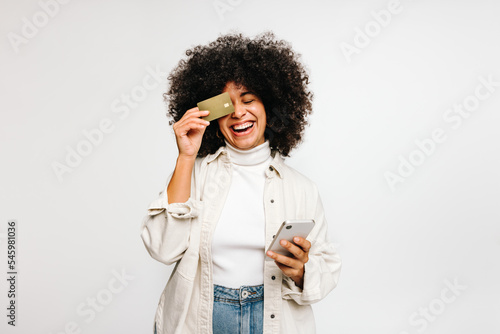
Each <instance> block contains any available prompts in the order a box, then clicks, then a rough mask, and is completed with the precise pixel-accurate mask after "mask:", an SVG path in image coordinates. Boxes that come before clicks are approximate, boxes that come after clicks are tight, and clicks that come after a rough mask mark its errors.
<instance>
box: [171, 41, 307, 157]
mask: <svg viewBox="0 0 500 334" xmlns="http://www.w3.org/2000/svg"><path fill="white" fill-rule="evenodd" d="M186 56H187V59H183V60H181V61H180V62H179V64H178V65H177V67H176V68H174V69H173V70H172V72H171V73H170V75H169V77H168V80H169V87H170V88H169V90H168V92H167V93H164V94H163V97H164V99H165V102H166V103H167V104H168V115H169V116H170V117H171V118H172V119H173V120H172V121H170V124H173V122H177V121H178V120H180V119H181V118H182V116H183V115H184V113H185V112H186V111H187V110H188V109H191V108H193V107H195V106H196V103H197V102H199V101H202V100H205V99H207V98H210V97H212V96H214V95H218V94H220V93H222V90H223V89H224V87H225V86H226V84H227V83H228V82H231V81H232V82H234V83H235V84H236V85H238V86H239V85H243V86H244V87H246V88H247V89H249V90H251V91H253V92H255V93H256V94H257V96H259V97H260V98H261V100H262V102H263V104H264V108H265V110H266V118H267V127H266V131H265V136H266V139H268V140H269V144H270V147H271V148H272V149H273V150H278V151H279V153H280V154H281V155H283V156H285V157H286V156H289V153H290V151H291V150H292V149H293V148H294V147H296V146H297V145H298V144H299V143H300V142H301V140H302V135H303V132H304V128H305V126H306V125H307V123H308V116H309V114H310V113H311V112H312V98H313V94H312V93H311V92H310V91H309V90H308V88H307V85H308V84H309V76H308V74H307V72H306V70H305V68H304V66H303V65H302V64H301V62H300V61H299V58H300V54H298V53H296V52H294V51H293V50H292V48H291V46H290V44H289V43H288V42H286V41H284V40H277V39H276V38H275V36H274V34H273V33H272V32H264V33H262V34H260V35H258V36H256V37H255V38H254V39H250V38H248V37H245V36H243V35H242V34H238V33H233V34H227V35H223V36H220V37H219V38H217V40H215V41H213V42H211V43H210V44H208V45H198V46H195V47H193V48H192V49H189V50H187V51H186ZM213 123H214V124H212V126H209V127H207V128H206V130H205V134H204V138H203V141H202V144H201V147H200V150H199V151H198V157H204V156H206V155H207V154H212V153H215V152H216V151H217V149H219V148H220V147H221V146H224V145H225V142H224V138H223V136H221V135H220V130H219V126H218V124H217V122H213Z"/></svg>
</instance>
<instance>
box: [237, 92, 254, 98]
mask: <svg viewBox="0 0 500 334" xmlns="http://www.w3.org/2000/svg"><path fill="white" fill-rule="evenodd" d="M248 94H252V95H255V96H257V94H255V93H254V92H250V91H248V92H243V93H241V94H240V97H243V96H245V95H248Z"/></svg>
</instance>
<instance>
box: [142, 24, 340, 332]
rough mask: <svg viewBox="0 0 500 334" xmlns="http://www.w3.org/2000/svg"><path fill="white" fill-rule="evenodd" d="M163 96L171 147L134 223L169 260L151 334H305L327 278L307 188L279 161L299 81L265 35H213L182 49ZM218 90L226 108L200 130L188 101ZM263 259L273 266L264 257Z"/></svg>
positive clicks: (303, 76)
mask: <svg viewBox="0 0 500 334" xmlns="http://www.w3.org/2000/svg"><path fill="white" fill-rule="evenodd" d="M186 55H187V59H186V60H182V61H181V62H180V63H179V64H178V66H177V67H176V68H175V69H174V70H173V71H172V73H171V74H170V76H169V81H170V89H169V91H168V92H167V93H166V94H165V99H166V100H167V101H168V104H169V114H170V116H171V117H172V118H173V122H171V124H172V123H173V129H174V132H175V136H176V141H177V147H178V150H179V154H178V158H177V162H176V166H175V169H174V172H173V173H172V175H171V176H170V178H169V180H168V183H167V187H166V189H165V190H164V191H163V192H161V193H160V196H159V198H158V199H157V200H155V201H154V202H152V203H151V205H150V207H149V210H148V215H147V216H146V217H145V218H144V220H143V224H142V228H141V230H142V234H141V236H142V239H143V241H144V244H145V246H146V248H147V250H148V252H149V254H150V255H151V256H152V257H153V258H154V259H156V260H158V261H160V262H162V263H165V264H167V265H170V264H175V268H174V270H173V272H172V274H171V276H170V279H169V281H168V283H167V285H166V287H165V289H164V291H163V293H162V295H161V297H160V301H159V304H158V309H157V313H156V316H155V324H154V328H155V333H216V334H218V333H232V334H234V333H288V334H290V333H301V334H303V333H315V325H314V317H313V314H312V308H311V306H310V305H311V304H312V303H314V302H317V301H319V300H321V299H322V298H324V297H325V296H326V295H327V294H328V293H329V292H330V291H331V290H332V289H333V288H334V287H335V286H336V285H337V282H338V277H339V274H340V267H341V262H340V258H339V256H338V255H337V253H336V252H335V250H334V248H333V246H332V244H331V243H330V242H329V241H328V233H327V224H326V221H325V218H324V212H323V207H322V203H321V200H320V197H319V194H318V190H317V188H316V186H315V184H313V183H312V182H311V181H310V180H309V179H307V178H306V177H304V176H303V175H301V174H300V173H298V172H297V171H295V170H293V169H292V168H290V167H288V166H287V165H286V164H285V163H284V161H283V157H286V156H289V153H290V150H291V149H293V148H294V147H296V146H297V145H298V143H299V142H300V141H301V138H302V134H303V130H304V127H305V125H306V124H307V116H308V114H309V113H310V112H311V100H312V93H311V92H309V90H308V89H307V84H308V75H307V73H306V71H305V69H304V67H303V66H302V65H301V63H300V62H299V60H298V58H299V55H297V54H295V53H294V52H293V51H292V49H291V47H290V45H289V44H288V43H286V42H285V41H282V40H276V39H275V37H274V35H273V34H272V33H264V34H262V35H260V36H257V37H256V38H255V39H249V38H247V37H244V36H242V35H241V34H230V35H225V36H221V37H219V38H218V39H217V40H216V41H214V42H212V43H210V44H209V45H207V46H196V47H194V48H192V49H190V50H188V51H187V52H186ZM222 92H227V93H228V94H229V96H230V97H231V101H232V103H233V105H234V112H233V113H231V114H229V115H226V116H224V117H222V118H219V119H217V120H214V121H212V122H211V123H210V122H207V121H205V120H203V119H202V118H201V117H204V116H207V115H208V114H209V111H206V110H199V109H198V108H197V107H195V108H193V105H196V103H197V102H199V101H202V100H205V99H207V98H210V97H212V96H215V95H218V94H220V93H222ZM290 219H314V220H315V226H314V228H313V230H312V231H311V233H310V234H309V236H308V237H307V239H303V238H295V239H294V243H290V242H286V241H284V242H282V246H284V247H285V248H287V249H288V250H289V252H290V253H291V254H292V255H291V256H289V257H287V256H284V255H280V254H276V253H273V252H268V253H267V254H266V253H265V249H266V247H267V246H268V245H269V243H270V242H271V240H272V238H273V235H274V234H275V233H276V232H277V230H278V228H279V226H280V224H281V223H282V222H283V221H285V220H290ZM266 257H269V258H270V259H272V260H274V261H266V259H265V258H266Z"/></svg>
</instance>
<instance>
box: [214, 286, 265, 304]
mask: <svg viewBox="0 0 500 334" xmlns="http://www.w3.org/2000/svg"><path fill="white" fill-rule="evenodd" d="M263 299H264V285H263V284H261V285H253V286H247V285H243V286H241V287H240V288H239V289H232V288H226V287H224V286H221V285H217V284H214V301H216V302H225V303H234V304H244V303H252V302H258V301H261V300H263Z"/></svg>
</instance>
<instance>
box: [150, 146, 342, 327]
mask: <svg viewBox="0 0 500 334" xmlns="http://www.w3.org/2000/svg"><path fill="white" fill-rule="evenodd" d="M273 156H274V158H273V161H272V162H271V164H270V166H269V169H268V170H267V171H266V183H265V188H264V210H265V218H266V231H265V234H266V248H267V246H268V245H269V244H270V242H271V240H272V238H273V235H274V234H275V233H276V231H277V230H278V228H279V226H280V224H281V223H282V222H283V221H284V220H287V219H310V218H312V219H314V220H315V222H316V225H315V227H314V229H313V230H312V231H311V233H310V235H309V237H308V238H307V239H308V240H309V241H310V242H311V243H312V247H311V249H310V251H309V261H308V262H307V263H306V264H305V274H304V287H303V290H302V289H300V288H298V287H297V286H296V285H295V283H294V282H293V280H291V279H290V278H288V277H286V276H284V275H282V272H281V270H280V269H279V268H278V267H277V266H276V264H275V263H274V261H266V262H265V266H264V291H265V293H264V334H271V333H287V334H294V333H297V334H299V333H300V334H307V333H315V332H316V330H315V324H314V316H313V313H312V308H311V306H310V304H312V303H315V302H317V301H319V300H321V299H322V298H324V297H325V296H326V295H327V294H328V293H329V292H330V291H331V290H332V289H333V288H335V286H336V285H337V282H338V279H339V274H340V268H341V261H340V257H339V255H338V254H337V253H336V251H335V249H334V247H333V245H332V244H331V243H330V242H329V241H328V232H327V223H326V220H325V216H324V212H323V206H322V203H321V200H320V197H319V194H318V190H317V187H316V185H315V184H314V183H312V182H311V181H310V180H309V179H307V178H306V177H305V176H303V175H302V174H300V173H298V172H297V171H295V170H294V169H292V168H290V167H289V166H287V165H285V164H284V161H283V159H282V158H281V156H280V155H279V154H277V153H276V152H273ZM231 175H232V173H231V162H230V161H229V157H228V154H227V152H226V148H225V147H221V148H220V149H219V150H218V151H217V152H216V153H215V154H211V155H208V156H206V157H204V158H198V159H196V163H195V167H194V170H193V174H192V182H191V197H190V198H189V200H188V201H187V202H186V203H171V204H168V199H167V191H166V188H165V189H164V190H163V191H162V192H161V193H160V196H159V198H157V199H156V200H155V201H153V202H152V203H151V205H150V206H149V209H148V214H147V215H146V217H145V218H144V220H143V222H142V225H141V237H142V240H143V242H144V245H145V246H146V248H147V250H148V252H149V254H150V255H151V256H152V257H153V258H154V259H155V260H158V261H160V262H162V263H165V264H166V265H170V264H175V267H174V270H173V271H172V274H171V276H170V279H169V281H168V283H167V285H166V287H165V289H164V290H163V293H162V294H161V297H160V300H159V303H158V308H157V311H156V315H155V323H156V329H157V333H158V334H170V333H179V334H180V333H190V334H194V333H196V334H205V333H207V334H208V333H212V307H213V283H212V256H211V243H212V234H213V231H214V228H215V225H216V223H217V221H218V219H219V215H220V213H221V211H222V209H223V207H224V203H225V198H226V195H227V191H228V189H229V185H230V182H231ZM167 184H168V181H167Z"/></svg>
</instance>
